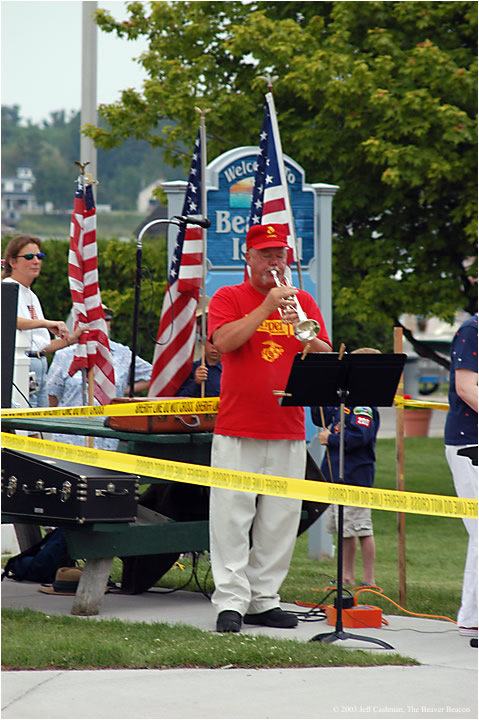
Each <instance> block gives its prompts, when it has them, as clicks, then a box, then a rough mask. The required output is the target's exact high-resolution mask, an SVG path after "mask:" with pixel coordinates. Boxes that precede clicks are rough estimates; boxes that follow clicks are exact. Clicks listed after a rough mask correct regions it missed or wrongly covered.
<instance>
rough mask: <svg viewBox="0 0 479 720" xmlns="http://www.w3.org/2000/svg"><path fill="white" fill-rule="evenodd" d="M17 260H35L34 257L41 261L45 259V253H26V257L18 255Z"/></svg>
mask: <svg viewBox="0 0 479 720" xmlns="http://www.w3.org/2000/svg"><path fill="white" fill-rule="evenodd" d="M16 257H17V258H21V257H22V258H25V260H33V258H34V257H37V258H38V259H39V260H43V258H44V257H45V253H42V252H39V253H26V254H25V255H17V256H16Z"/></svg>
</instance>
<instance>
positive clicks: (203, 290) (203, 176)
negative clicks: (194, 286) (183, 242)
mask: <svg viewBox="0 0 479 720" xmlns="http://www.w3.org/2000/svg"><path fill="white" fill-rule="evenodd" d="M195 110H196V112H197V113H198V114H199V115H200V118H201V119H200V139H201V213H202V215H203V217H204V218H206V217H207V208H206V154H207V153H206V123H205V116H206V115H207V114H208V113H209V110H201V109H200V108H198V107H195ZM206 234H207V230H206V228H203V232H202V241H203V270H202V278H201V311H202V312H201V364H202V365H204V364H205V343H206V267H207V265H206V260H207V258H206V251H207V242H206V238H207V235H206ZM204 396H205V383H204V381H203V382H202V383H201V397H204Z"/></svg>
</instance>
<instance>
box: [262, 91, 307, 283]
mask: <svg viewBox="0 0 479 720" xmlns="http://www.w3.org/2000/svg"><path fill="white" fill-rule="evenodd" d="M268 89H269V92H267V93H266V95H265V98H266V102H267V103H268V107H269V115H270V118H271V127H272V128H273V135H274V139H275V145H276V155H277V158H278V167H279V175H280V178H281V184H282V185H283V187H284V190H285V193H284V195H285V202H286V210H287V212H288V215H289V217H290V219H291V222H290V226H291V227H290V230H291V235H292V238H293V247H294V253H295V255H296V258H295V260H296V266H297V270H298V280H299V287H300V288H301V290H303V289H304V288H303V276H302V273H301V263H300V259H299V254H298V244H297V242H296V230H295V227H294V217H293V211H292V209H291V201H290V198H289V187H288V181H287V178H286V170H285V168H284V159H283V149H282V146H281V137H280V134H279V126H278V119H277V117H276V108H275V105H274V98H273V92H272V91H273V86H272V84H269V88H268Z"/></svg>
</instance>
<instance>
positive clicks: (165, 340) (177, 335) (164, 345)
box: [148, 132, 206, 397]
mask: <svg viewBox="0 0 479 720" xmlns="http://www.w3.org/2000/svg"><path fill="white" fill-rule="evenodd" d="M202 152H204V150H203V148H202V147H201V135H200V132H198V136H197V138H196V142H195V150H194V153H193V159H192V162H191V169H190V175H189V178H188V185H187V189H186V194H185V200H184V204H183V212H182V215H190V216H191V215H193V216H194V215H202V214H203V215H204V214H205V212H206V208H202V207H201V183H202V177H201V153H202ZM202 275H203V231H202V229H201V228H199V227H196V226H194V227H191V226H190V227H188V226H187V227H185V226H184V225H183V226H181V227H180V229H179V230H178V235H177V238H176V245H175V249H174V252H173V257H172V261H171V266H170V271H169V276H168V285H167V288H166V293H165V297H164V300H163V308H162V311H161V317H160V325H159V328H158V337H157V340H156V342H157V344H156V346H155V352H154V355H153V371H152V374H151V381H150V386H149V389H148V395H149V396H150V397H171V396H173V395H175V394H176V392H177V391H178V389H179V388H180V387H181V385H182V384H183V383H184V381H185V380H186V379H187V377H188V375H189V374H190V372H191V366H192V363H193V353H194V346H195V339H196V308H197V305H198V298H199V293H200V288H201V285H202Z"/></svg>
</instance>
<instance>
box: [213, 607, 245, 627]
mask: <svg viewBox="0 0 479 720" xmlns="http://www.w3.org/2000/svg"><path fill="white" fill-rule="evenodd" d="M241 620H242V618H241V615H240V614H239V612H236V610H223V612H220V614H219V615H218V617H217V619H216V632H220V633H226V632H239V631H240V630H241Z"/></svg>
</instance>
